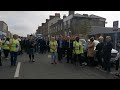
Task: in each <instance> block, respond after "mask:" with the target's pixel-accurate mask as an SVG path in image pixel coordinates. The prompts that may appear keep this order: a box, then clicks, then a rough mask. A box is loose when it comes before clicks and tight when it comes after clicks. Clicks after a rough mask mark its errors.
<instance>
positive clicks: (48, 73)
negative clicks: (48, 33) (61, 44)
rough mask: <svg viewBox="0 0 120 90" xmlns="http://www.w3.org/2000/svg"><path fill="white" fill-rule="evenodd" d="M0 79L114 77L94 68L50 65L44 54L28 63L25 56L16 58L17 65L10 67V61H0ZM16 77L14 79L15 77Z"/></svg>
mask: <svg viewBox="0 0 120 90" xmlns="http://www.w3.org/2000/svg"><path fill="white" fill-rule="evenodd" d="M2 62H3V66H2V67H0V79H114V75H112V74H110V73H106V72H103V71H101V70H99V69H96V68H94V67H88V66H83V67H80V66H74V65H73V64H70V63H66V60H65V59H63V61H62V63H59V62H57V64H51V59H50V58H48V53H46V54H38V53H36V54H35V62H29V58H28V55H27V54H23V55H19V56H18V63H19V65H17V66H15V67H11V66H10V60H4V59H3V60H2ZM15 76H16V77H15Z"/></svg>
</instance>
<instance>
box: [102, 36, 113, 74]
mask: <svg viewBox="0 0 120 90" xmlns="http://www.w3.org/2000/svg"><path fill="white" fill-rule="evenodd" d="M112 48H113V45H112V42H111V37H110V36H106V43H105V44H104V47H103V56H104V65H105V66H104V70H105V71H108V72H111V63H110V59H111V50H112Z"/></svg>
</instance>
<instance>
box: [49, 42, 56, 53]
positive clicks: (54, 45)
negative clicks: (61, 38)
mask: <svg viewBox="0 0 120 90" xmlns="http://www.w3.org/2000/svg"><path fill="white" fill-rule="evenodd" d="M50 52H57V41H54V42H53V41H50Z"/></svg>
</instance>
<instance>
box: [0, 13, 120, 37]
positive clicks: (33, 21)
mask: <svg viewBox="0 0 120 90" xmlns="http://www.w3.org/2000/svg"><path fill="white" fill-rule="evenodd" d="M55 13H60V15H61V18H62V17H63V15H66V16H67V15H68V11H0V21H4V22H6V23H7V25H8V29H9V31H11V32H12V33H13V34H18V35H20V36H26V35H27V34H31V33H35V32H36V30H37V28H38V26H40V25H41V23H45V21H46V19H49V15H54V14H55ZM75 13H79V14H88V15H91V14H94V15H98V16H101V17H104V18H106V22H107V24H106V27H113V21H119V20H120V11H75Z"/></svg>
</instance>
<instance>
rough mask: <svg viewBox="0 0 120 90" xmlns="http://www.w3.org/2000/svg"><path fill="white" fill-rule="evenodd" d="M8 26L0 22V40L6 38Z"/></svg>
mask: <svg viewBox="0 0 120 90" xmlns="http://www.w3.org/2000/svg"><path fill="white" fill-rule="evenodd" d="M7 33H8V25H7V24H6V23H5V22H4V21H0V38H4V37H7Z"/></svg>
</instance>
